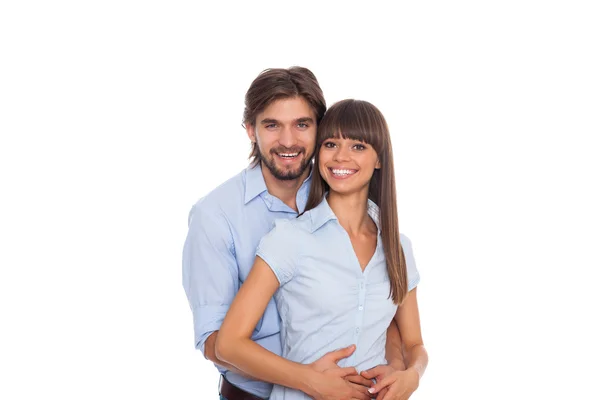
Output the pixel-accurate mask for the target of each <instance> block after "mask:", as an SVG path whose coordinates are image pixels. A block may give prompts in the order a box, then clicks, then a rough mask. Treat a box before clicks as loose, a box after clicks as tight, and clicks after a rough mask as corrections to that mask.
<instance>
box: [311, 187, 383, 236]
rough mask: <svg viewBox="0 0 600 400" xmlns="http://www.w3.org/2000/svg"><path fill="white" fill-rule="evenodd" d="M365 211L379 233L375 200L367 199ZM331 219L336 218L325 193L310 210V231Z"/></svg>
mask: <svg viewBox="0 0 600 400" xmlns="http://www.w3.org/2000/svg"><path fill="white" fill-rule="evenodd" d="M367 213H368V214H369V216H370V217H371V219H372V220H373V222H375V225H376V226H377V233H381V228H380V224H379V207H377V204H375V202H373V201H372V200H371V199H369V200H368V204H367ZM332 219H335V220H337V217H336V216H335V213H334V212H333V210H332V209H331V207H329V203H328V202H327V194H325V196H323V201H321V203H319V205H318V206H316V207H315V208H313V209H312V210H310V221H311V233H312V232H314V231H316V230H317V229H319V228H320V227H322V226H323V225H325V224H326V223H327V222H329V221H331V220H332Z"/></svg>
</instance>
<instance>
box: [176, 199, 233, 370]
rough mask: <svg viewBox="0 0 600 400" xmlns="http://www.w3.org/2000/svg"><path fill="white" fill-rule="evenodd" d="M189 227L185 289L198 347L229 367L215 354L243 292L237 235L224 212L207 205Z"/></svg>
mask: <svg viewBox="0 0 600 400" xmlns="http://www.w3.org/2000/svg"><path fill="white" fill-rule="evenodd" d="M188 225H189V230H188V235H187V238H186V240H185V245H184V248H183V287H184V289H185V293H186V295H187V298H188V301H189V304H190V308H191V310H192V315H193V318H194V343H195V347H196V348H197V349H199V350H201V351H202V352H203V354H204V356H205V357H206V358H207V359H209V360H211V361H212V362H214V363H216V364H218V365H221V366H223V367H225V368H228V366H227V365H223V364H222V362H220V361H219V360H218V359H217V358H216V357H215V356H214V354H215V342H216V335H217V332H218V330H219V329H220V328H221V324H222V323H223V319H224V318H225V314H226V313H227V310H228V309H229V305H230V304H231V302H232V301H233V298H234V296H235V294H236V293H237V291H238V289H239V278H238V265H237V261H236V259H235V256H234V252H233V236H232V234H231V231H230V229H229V223H228V221H227V219H226V217H225V216H224V215H223V214H222V212H221V211H220V209H219V208H218V207H211V206H210V205H207V204H206V203H205V202H203V203H199V204H197V205H195V206H194V208H192V211H191V212H190V217H189V223H188ZM209 337H212V339H211V340H210V341H209V340H208V339H209Z"/></svg>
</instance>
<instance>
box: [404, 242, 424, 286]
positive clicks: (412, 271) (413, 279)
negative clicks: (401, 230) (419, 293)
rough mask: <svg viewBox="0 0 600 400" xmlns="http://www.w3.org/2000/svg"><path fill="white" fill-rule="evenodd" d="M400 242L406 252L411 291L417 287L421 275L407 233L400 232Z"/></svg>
mask: <svg viewBox="0 0 600 400" xmlns="http://www.w3.org/2000/svg"><path fill="white" fill-rule="evenodd" d="M400 244H401V245H402V251H403V252H404V260H405V262H406V272H407V282H408V291H409V292H410V291H411V290H413V289H414V288H416V287H417V285H418V284H419V282H420V281H421V276H420V275H419V271H418V270H417V264H416V263H415V255H414V253H413V248H412V242H411V241H410V239H409V238H408V237H406V236H405V235H402V234H400Z"/></svg>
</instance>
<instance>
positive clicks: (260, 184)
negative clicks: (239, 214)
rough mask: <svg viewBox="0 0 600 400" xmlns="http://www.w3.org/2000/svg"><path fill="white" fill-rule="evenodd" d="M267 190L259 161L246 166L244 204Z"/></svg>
mask: <svg viewBox="0 0 600 400" xmlns="http://www.w3.org/2000/svg"><path fill="white" fill-rule="evenodd" d="M266 191H267V184H266V183H265V178H264V176H263V174H262V169H261V168H260V163H258V164H256V165H255V166H252V165H249V166H248V168H246V192H245V193H244V204H248V202H250V200H252V199H254V198H255V197H256V196H258V195H260V194H261V193H262V192H266Z"/></svg>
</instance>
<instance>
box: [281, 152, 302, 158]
mask: <svg viewBox="0 0 600 400" xmlns="http://www.w3.org/2000/svg"><path fill="white" fill-rule="evenodd" d="M298 154H300V153H279V157H289V158H294V157H296V156H297V155H298Z"/></svg>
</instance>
